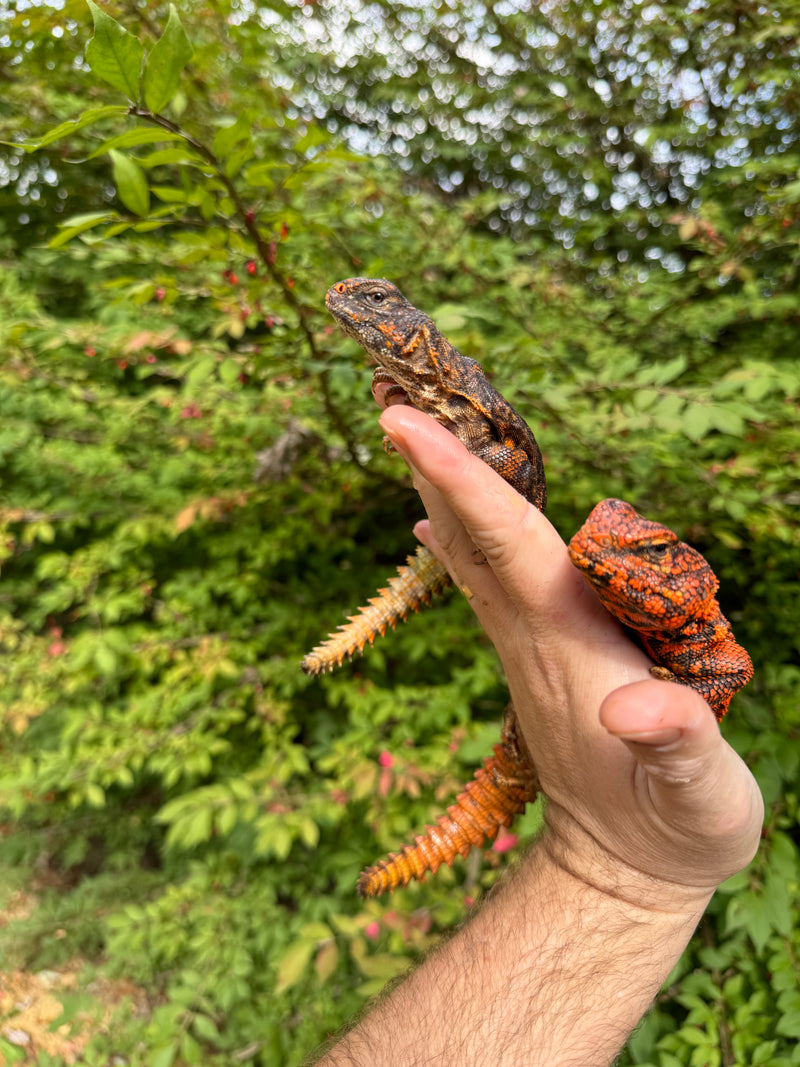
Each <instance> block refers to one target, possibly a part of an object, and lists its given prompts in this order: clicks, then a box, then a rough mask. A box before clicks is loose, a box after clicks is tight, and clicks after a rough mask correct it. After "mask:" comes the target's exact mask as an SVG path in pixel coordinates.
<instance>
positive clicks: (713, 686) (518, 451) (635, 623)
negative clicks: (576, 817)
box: [302, 278, 752, 896]
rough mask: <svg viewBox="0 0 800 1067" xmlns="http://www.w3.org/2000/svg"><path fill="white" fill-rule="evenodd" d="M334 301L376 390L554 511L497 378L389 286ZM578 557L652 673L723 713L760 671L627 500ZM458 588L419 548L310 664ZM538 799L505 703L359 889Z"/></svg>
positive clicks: (600, 518) (689, 573)
mask: <svg viewBox="0 0 800 1067" xmlns="http://www.w3.org/2000/svg"><path fill="white" fill-rule="evenodd" d="M325 302H326V305H327V306H328V309H329V310H330V311H331V313H332V314H333V316H334V318H335V319H336V320H337V322H338V323H339V324H340V325H341V326H342V328H343V329H344V330H345V332H346V333H348V334H350V335H351V336H352V337H354V338H355V339H356V340H357V341H358V343H359V344H360V345H361V346H362V347H363V348H364V349H365V350H366V351H367V352H368V354H369V355H371V356H372V357H373V358H374V359H375V361H376V362H377V363H378V367H377V369H376V371H375V374H374V377H373V390H374V389H375V387H376V385H382V386H387V385H388V393H389V395H391V393H392V392H396V393H399V394H403V395H404V396H405V398H406V400H407V402H409V403H412V404H414V406H416V407H418V408H420V409H421V410H423V411H426V412H427V413H428V414H430V415H432V416H433V417H434V418H435V419H437V421H439V422H441V423H442V424H443V425H444V426H446V427H447V428H448V429H449V430H451V432H453V433H454V434H455V435H456V436H457V437H458V438H459V439H460V440H461V441H462V442H463V443H464V445H465V446H466V447H467V448H468V449H469V450H470V451H471V452H473V453H474V454H475V455H478V456H480V458H482V459H484V460H485V461H486V462H487V463H489V465H490V466H491V467H493V468H494V469H495V470H496V471H497V472H498V473H499V474H500V475H501V476H502V477H503V478H505V479H506V481H507V482H508V483H509V484H510V485H512V486H513V487H514V488H515V489H517V491H518V492H520V493H521V494H522V495H523V496H524V497H526V499H528V500H530V502H531V503H533V504H534V505H535V506H536V507H538V508H540V509H541V508H543V507H544V503H545V496H546V493H545V479H544V466H543V463H542V457H541V453H540V451H539V447H538V445H537V443H536V440H535V438H534V436H533V434H532V432H531V430H530V428H529V427H528V426H527V424H526V423H525V422H524V420H522V419H521V418H520V416H519V415H518V414H517V413H516V412H515V411H514V409H513V408H512V407H511V406H510V405H509V404H508V402H507V401H506V400H505V399H504V398H503V397H502V396H501V395H500V394H499V393H498V392H497V391H496V390H495V389H494V388H493V387H492V386H491V385H490V384H489V382H488V381H487V380H486V378H485V376H484V375H483V372H482V370H481V367H480V365H479V364H478V363H476V362H475V361H474V360H472V359H469V358H467V357H466V356H463V355H462V354H461V353H460V352H458V351H457V350H456V349H455V348H454V347H453V346H452V345H451V344H450V342H449V341H448V340H447V339H446V338H445V337H444V336H443V335H442V334H441V333H440V331H439V330H438V329H437V328H436V326H435V325H434V323H433V321H432V320H431V319H430V318H428V316H427V315H424V314H423V313H422V312H420V311H418V310H417V309H416V308H415V307H414V306H413V305H412V304H410V303H409V302H408V301H407V300H406V299H405V298H404V297H403V296H402V294H401V293H400V291H399V290H398V289H397V288H396V287H395V286H394V285H392V283H391V282H388V281H385V280H382V279H369V278H352V279H349V280H347V281H342V282H337V283H336V284H335V285H334V286H332V287H331V289H330V290H329V291H328V294H327V296H326V301H325ZM569 552H570V557H571V559H572V562H573V563H574V564H575V566H577V567H579V568H580V569H581V570H582V571H583V573H584V575H585V577H586V578H587V580H588V581H589V582H590V584H591V585H592V586H593V588H594V589H595V591H596V592H597V594H598V596H599V597H600V599H601V601H602V602H603V603H604V605H605V606H606V608H607V609H608V610H609V611H610V612H611V613H612V614H613V615H615V616H616V617H617V618H618V619H620V621H622V622H623V623H624V624H625V625H627V626H629V627H630V628H631V629H632V630H634V631H635V632H636V633H637V634H639V636H640V638H641V640H642V642H643V644H644V646H645V648H646V650H647V651H648V652H649V654H650V655H651V656H652V658H653V659H654V660H655V661H656V664H657V666H654V667H653V668H652V670H653V673H654V674H656V675H657V676H658V677H661V678H670V679H674V680H677V681H680V682H683V683H685V684H687V685H691V686H693V687H694V688H696V689H698V690H699V691H700V692H701V693H702V695H703V696H704V697H705V698H706V699H707V700H708V702H709V703H710V704H711V706H712V708H713V710H714V712H715V714H716V715H717V717H718V718H721V717H722V715H724V714H725V711H726V710H727V707H728V703H729V701H730V698H731V696H732V695H733V693H735V692H736V691H737V690H738V689H740V688H741V687H742V686H743V685H744V684H745V683H746V682H747V681H748V680H749V679H750V677H751V676H752V665H751V664H750V659H749V657H748V655H747V653H746V652H745V651H744V649H742V648H741V647H740V646H739V645H737V644H736V642H735V640H734V638H733V634H732V632H731V629H730V626H729V625H728V623H727V620H726V619H725V618H724V616H723V615H722V613H721V611H720V609H719V605H718V603H717V601H716V599H715V598H714V592H715V591H716V589H717V586H718V583H717V579H716V577H715V576H714V574H713V571H712V570H711V568H710V567H709V566H708V564H707V563H706V561H705V560H704V559H703V557H702V556H701V555H700V554H699V553H697V552H696V551H695V550H694V549H692V548H690V547H689V546H688V545H685V544H683V543H681V542H679V541H678V539H677V537H676V536H675V534H673V533H672V531H670V530H668V529H667V528H666V527H664V526H661V525H659V524H658V523H651V522H648V521H647V520H645V519H643V518H642V517H641V516H640V515H638V514H637V512H635V511H634V510H633V508H631V507H630V505H629V504H625V503H624V502H622V501H617V500H606V501H603V502H602V503H600V504H598V505H597V507H596V508H595V509H594V510H593V511H592V513H591V515H590V516H589V518H588V519H587V521H586V523H585V524H584V525H583V527H581V529H580V530H579V531H578V533H577V534H576V535H575V537H574V538H573V539H572V541H571V542H570V546H569ZM449 581H450V579H449V575H448V574H447V571H446V570H445V569H444V567H442V565H441V564H440V563H438V561H437V560H436V559H435V557H434V556H433V555H432V554H431V553H430V552H429V551H428V549H426V548H420V549H418V551H417V555H416V557H409V560H408V566H406V567H400V568H398V576H397V577H395V578H392V579H390V580H389V588H387V589H382V590H380V592H379V595H378V596H377V597H375V598H373V599H372V600H371V601H370V604H369V606H368V607H365V608H362V609H360V612H359V614H358V615H355V616H351V617H350V619H349V622H348V623H346V624H345V625H344V626H341V627H340V628H339V631H340V632H339V633H337V634H333V635H331V636H330V637H329V638H328V639H327V640H326V641H324V642H323V643H322V644H321V645H319V646H317V647H316V648H315V649H314V650H313V651H312V652H310V653H309V654H308V656H306V657H305V659H304V660H303V664H302V666H303V669H304V670H305V671H307V672H308V673H310V674H319V673H322V672H323V671H326V670H331V669H333V667H335V666H338V665H340V664H341V663H342V662H343V660H344V659H345V658H347V657H349V656H352V655H354V654H355V653H356V652H360V651H363V648H364V645H365V644H366V643H367V642H369V643H370V644H372V642H373V640H374V639H375V637H376V636H379V635H382V634H384V633H385V632H386V629H387V627H389V626H391V627H394V626H395V625H396V622H397V620H398V618H400V619H405V618H406V617H407V616H408V614H409V613H410V612H411V611H412V610H413V611H416V610H418V608H419V607H420V606H421V605H422V604H423V603H429V602H430V599H431V596H432V594H433V593H434V592H437V591H440V590H441V589H443V588H444V587H445V586H446V585H447V584H448V583H449ZM537 792H538V779H537V776H536V771H535V768H534V766H533V763H532V761H531V759H530V756H529V755H528V753H527V751H526V750H525V748H524V745H523V744H522V742H521V741H520V739H519V737H518V734H517V729H516V717H515V715H514V713H513V709H512V708H510V707H509V710H508V711H507V713H506V719H505V724H504V727H503V732H502V735H501V743H500V744H499V745H496V746H495V749H494V754H493V755H492V756H491V757H489V758H488V759H486V760H484V765H483V767H481V768H480V769H479V770H478V771H477V772H476V774H475V777H474V779H473V780H472V781H471V782H470V783H468V785H467V786H466V787H465V789H464V790H463V792H461V793H460V794H459V795H458V797H457V798H456V801H455V802H454V804H452V805H451V806H450V807H449V808H448V809H447V812H446V814H444V815H442V816H441V817H440V818H439V819H438V820H437V822H436V824H435V826H433V827H428V828H427V830H426V832H425V833H424V834H421V835H418V836H417V837H416V839H415V843H414V844H413V845H407V846H406V847H405V848H404V849H403V850H402V851H401V852H400V853H392V854H391V855H390V856H389V857H388V858H387V859H384V860H381V861H380V862H379V863H378V864H376V865H375V866H373V867H370V868H367V869H366V870H365V871H364V872H363V873H362V875H361V877H360V879H359V882H358V890H359V893H361V895H362V896H375V895H377V894H379V893H382V892H384V891H386V890H391V889H394V888H395V887H396V886H398V885H406V884H408V882H409V881H411V879H412V878H418V879H419V878H422V877H424V875H425V874H426V873H427V872H429V871H430V872H435V871H436V870H437V869H438V867H439V866H440V865H441V864H442V863H443V862H446V863H451V862H452V861H453V859H454V857H455V855H456V854H458V853H460V854H461V855H466V854H467V852H469V850H470V848H471V847H472V846H473V845H478V844H481V843H482V841H483V840H484V838H489V839H493V838H494V837H495V836H496V835H497V833H498V831H499V828H500V826H501V825H503V826H507V825H509V824H510V823H511V821H512V820H513V818H514V816H515V815H516V814H518V813H519V812H521V811H522V810H524V808H525V805H526V804H527V803H528V802H529V801H531V800H533V799H534V798H535V796H536V794H537Z"/></svg>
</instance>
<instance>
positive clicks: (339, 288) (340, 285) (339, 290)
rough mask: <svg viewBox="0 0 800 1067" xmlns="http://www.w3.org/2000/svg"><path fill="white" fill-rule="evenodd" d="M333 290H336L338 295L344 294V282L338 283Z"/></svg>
mask: <svg viewBox="0 0 800 1067" xmlns="http://www.w3.org/2000/svg"><path fill="white" fill-rule="evenodd" d="M333 288H334V289H335V290H336V292H337V293H343V292H344V282H337V283H336V285H334V287H333Z"/></svg>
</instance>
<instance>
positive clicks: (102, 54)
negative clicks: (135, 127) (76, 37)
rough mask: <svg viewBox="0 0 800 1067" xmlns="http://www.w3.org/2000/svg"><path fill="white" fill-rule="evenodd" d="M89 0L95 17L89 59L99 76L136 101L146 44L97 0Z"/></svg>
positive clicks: (87, 49) (87, 56)
mask: <svg viewBox="0 0 800 1067" xmlns="http://www.w3.org/2000/svg"><path fill="white" fill-rule="evenodd" d="M86 2H87V3H88V5H89V10H90V11H91V13H92V20H93V21H94V37H92V39H91V41H89V44H88V45H87V46H86V62H87V63H88V64H89V66H90V67H91V68H92V70H93V71H94V73H95V74H96V75H97V76H98V78H102V79H103V81H105V82H108V84H109V85H110V86H112V87H113V88H114V89H119V91H120V92H122V93H124V94H125V95H126V96H127V97H128V99H129V100H132V101H133V102H134V103H136V101H137V100H138V98H139V76H140V75H141V71H142V59H143V57H144V46H143V45H142V43H141V41H138V40H137V39H136V38H135V37H134V36H133V34H132V33H129V32H128V31H127V30H126V29H125V27H124V26H120V24H119V23H118V22H117V21H116V20H115V19H112V18H111V16H110V15H107V14H106V13H105V11H101V10H100V8H99V7H98V6H97V4H95V3H93V0H86Z"/></svg>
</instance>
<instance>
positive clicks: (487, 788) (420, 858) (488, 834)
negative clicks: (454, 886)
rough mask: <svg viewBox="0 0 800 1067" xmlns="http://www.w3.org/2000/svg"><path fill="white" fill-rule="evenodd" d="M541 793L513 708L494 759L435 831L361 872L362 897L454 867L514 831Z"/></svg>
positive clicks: (495, 747)
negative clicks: (460, 858)
mask: <svg viewBox="0 0 800 1067" xmlns="http://www.w3.org/2000/svg"><path fill="white" fill-rule="evenodd" d="M538 791H539V779H538V777H537V775H536V770H535V768H534V766H533V763H532V761H531V758H530V756H529V755H528V753H527V751H526V750H525V748H524V745H523V744H522V743H521V742H520V740H519V738H518V736H517V729H516V717H515V715H514V713H513V711H512V710H511V709H509V711H508V712H507V713H506V721H505V725H504V727H503V734H502V741H501V743H500V744H499V745H495V746H494V755H492V756H489V757H488V758H487V759H485V760H484V761H483V766H482V767H480V768H479V769H478V770H477V771H476V772H475V777H474V778H473V779H472V781H471V782H469V784H468V785H467V786H466V788H465V789H464V791H463V792H461V793H459V795H458V796H457V797H456V800H455V802H454V803H453V804H451V805H450V807H449V808H448V809H447V812H446V813H445V814H444V815H441V816H440V817H439V819H438V820H437V821H436V825H435V826H428V827H427V828H426V830H425V833H424V834H419V835H417V837H416V838H415V839H414V841H415V843H414V844H413V845H406V847H405V848H404V849H403V850H402V852H392V853H391V854H390V855H389V856H387V857H386V859H382V860H380V861H379V862H378V863H376V864H375V865H374V866H372V867H367V868H366V870H364V871H362V872H361V876H360V877H359V879H358V885H357V887H356V888H357V889H358V893H359V895H360V896H362V897H376V896H378V895H379V894H381V893H385V892H387V891H389V892H391V890H393V889H396V888H397V887H398V886H406V885H408V883H409V882H410V881H411V880H412V878H416V879H417V880H419V881H421V880H422V879H423V878H424V877H425V875H426V874H427V873H428V872H429V871H430V872H431V873H432V874H435V872H436V871H437V870H438V869H439V867H440V866H441V865H442V864H443V863H446V864H448V866H449V865H450V864H452V862H453V860H454V859H455V857H456V855H458V854H460V855H462V856H466V855H467V853H468V852H469V850H470V849H471V848H472V847H473V845H480V844H482V843H483V841H484V839H488V840H490V841H493V840H494V839H495V837H497V833H498V831H499V829H500V827H501V826H509V825H510V824H511V823H512V822H513V820H514V817H515V816H516V815H519V814H520V813H521V812H523V811H524V810H525V805H526V804H527V803H528V802H529V801H532V800H534V799H535V797H536V794H537V792H538Z"/></svg>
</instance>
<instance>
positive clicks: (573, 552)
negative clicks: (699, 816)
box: [569, 500, 753, 719]
mask: <svg viewBox="0 0 800 1067" xmlns="http://www.w3.org/2000/svg"><path fill="white" fill-rule="evenodd" d="M569 555H570V559H571V560H572V562H573V563H574V564H575V566H576V567H577V568H578V570H580V571H582V572H583V575H584V577H585V578H586V580H587V581H588V582H589V584H590V585H591V587H592V588H593V589H594V591H595V592H596V593H597V595H598V596H599V597H600V600H601V601H602V602H603V604H604V605H605V607H606V608H607V609H608V611H610V612H611V614H612V615H614V616H615V617H616V618H617V619H619V621H620V622H621V623H623V624H624V625H625V626H628V627H630V628H631V629H632V630H635V631H636V633H637V634H639V636H640V637H641V639H642V643H643V644H644V647H645V649H646V650H647V652H648V653H649V655H650V656H651V658H652V659H653V660H655V662H656V664H657V665H658V666H656V667H654V668H652V673H653V674H655V675H656V676H657V677H659V678H667V679H669V680H673V681H676V682H682V683H683V684H684V685H690V686H691V687H692V688H693V689H696V690H697V691H698V693H700V694H701V696H703V697H704V698H705V700H706V701H708V703H709V704H710V705H711V708H712V710H713V712H714V714H715V715H716V716H717V719H721V718H722V716H723V715H724V714H725V712H726V711H727V710H728V705H729V704H730V700H731V697H732V696H733V695H734V693H737V692H738V691H739V690H740V689H741V688H742V686H744V685H746V684H747V683H748V682H749V681H750V679H751V678H752V677H753V664H752V663H751V662H750V657H749V656H748V654H747V652H745V650H744V649H743V648H742V646H741V645H739V644H737V643H736V640H735V639H734V636H733V631H732V630H731V627H730V623H729V622H728V620H727V619H726V618H725V616H724V615H723V614H722V612H721V611H720V607H719V604H718V603H717V600H716V598H715V596H714V594H715V593H716V591H717V589H718V588H719V582H718V581H717V576H716V575H715V574H714V572H713V571H712V570H711V568H710V567H709V565H708V563H706V561H705V559H704V558H703V557H702V556H701V555H700V553H699V552H697V551H696V550H695V549H693V548H690V547H689V545H687V544H684V542H683V541H679V540H678V538H677V537H676V536H675V534H674V533H673V532H672V530H669V529H667V527H666V526H662V525H661V524H660V523H658V522H650V521H648V520H647V519H644V518H642V516H641V515H639V513H638V512H636V511H634V509H633V508H632V507H631V506H630V504H626V503H625V501H624V500H602V501H601V502H600V503H599V504H598V505H597V506H596V507H595V508H594V509H593V510H592V512H591V514H590V515H589V518H588V519H587V520H586V522H585V523H584V524H583V526H582V527H581V528H580V530H578V532H577V533H576V534H575V536H574V537H573V538H572V540H571V541H570V543H569Z"/></svg>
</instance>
